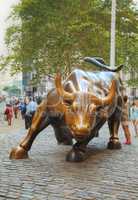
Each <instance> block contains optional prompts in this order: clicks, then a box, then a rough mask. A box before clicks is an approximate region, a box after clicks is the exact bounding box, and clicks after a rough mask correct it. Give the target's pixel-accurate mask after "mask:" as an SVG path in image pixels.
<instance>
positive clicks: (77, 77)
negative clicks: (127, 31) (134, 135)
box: [10, 57, 123, 162]
mask: <svg viewBox="0 0 138 200" xmlns="http://www.w3.org/2000/svg"><path fill="white" fill-rule="evenodd" d="M85 61H87V62H91V63H93V64H95V65H97V66H98V67H100V68H101V69H102V71H101V70H100V71H95V72H86V71H83V70H80V69H76V70H74V71H73V72H72V73H71V74H70V75H69V77H68V78H67V79H66V80H65V81H64V83H62V80H61V75H60V74H59V73H57V75H56V77H55V88H54V89H52V90H51V91H50V92H49V93H48V95H47V97H46V98H45V99H44V100H43V101H42V103H41V104H40V105H39V106H38V108H37V111H36V113H35V115H34V117H33V120H32V125H31V127H30V129H29V130H28V133H27V135H26V137H25V138H24V139H23V140H22V141H21V142H20V144H19V145H18V146H17V147H16V148H13V149H12V150H11V153H10V158H11V159H24V158H27V157H28V151H29V150H30V148H31V146H32V143H33V141H34V139H35V138H36V136H37V135H38V134H39V133H40V132H41V131H42V130H43V129H44V128H46V127H47V126H48V125H52V127H53V128H54V132H55V136H56V139H57V142H58V143H59V144H60V143H62V144H65V145H72V146H73V147H72V149H71V150H70V151H69V153H68V154H67V156H66V160H67V161H72V162H78V161H83V160H84V159H85V158H86V149H87V148H86V146H87V144H88V143H89V141H90V140H91V139H92V138H94V137H95V136H97V134H98V131H99V129H100V128H101V127H102V126H103V124H104V123H105V122H106V121H107V122H108V125H109V131H110V138H109V142H108V145H107V147H108V148H109V149H120V148H121V144H120V142H119V138H118V129H119V124H120V121H121V113H122V107H123V95H122V84H121V80H120V79H119V78H118V77H117V73H116V72H117V71H119V70H120V69H121V68H122V66H120V67H118V68H116V69H109V67H108V66H106V65H105V64H104V63H102V60H100V59H96V58H88V57H87V58H85ZM73 138H74V139H75V140H76V143H75V144H74V145H73V142H72V139H73Z"/></svg>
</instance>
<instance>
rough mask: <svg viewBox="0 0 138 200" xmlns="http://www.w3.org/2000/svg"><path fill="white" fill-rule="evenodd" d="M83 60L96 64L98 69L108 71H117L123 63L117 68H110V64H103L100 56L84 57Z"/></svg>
mask: <svg viewBox="0 0 138 200" xmlns="http://www.w3.org/2000/svg"><path fill="white" fill-rule="evenodd" d="M84 61H85V62H88V63H92V64H94V65H96V66H97V67H98V68H99V69H100V70H105V71H110V72H119V71H120V70H121V69H122V68H123V66H124V65H120V66H119V67H117V68H110V66H108V65H106V64H105V62H104V60H103V59H102V58H98V57H85V58H84Z"/></svg>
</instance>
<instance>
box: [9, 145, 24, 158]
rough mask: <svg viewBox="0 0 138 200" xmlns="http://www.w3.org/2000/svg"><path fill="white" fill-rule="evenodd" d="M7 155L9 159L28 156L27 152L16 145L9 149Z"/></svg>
mask: <svg viewBox="0 0 138 200" xmlns="http://www.w3.org/2000/svg"><path fill="white" fill-rule="evenodd" d="M9 157H10V159H26V158H28V152H27V151H26V150H25V149H23V148H22V147H20V146H18V147H16V148H13V149H12V150H11V152H10V156H9Z"/></svg>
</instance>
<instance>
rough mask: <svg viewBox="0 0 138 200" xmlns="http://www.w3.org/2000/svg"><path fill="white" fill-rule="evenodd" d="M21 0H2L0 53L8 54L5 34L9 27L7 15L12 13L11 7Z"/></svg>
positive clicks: (0, 10) (0, 9)
mask: <svg viewBox="0 0 138 200" xmlns="http://www.w3.org/2000/svg"><path fill="white" fill-rule="evenodd" d="M18 2H19V0H0V55H3V54H6V47H5V45H4V35H5V30H6V27H7V20H6V19H7V17H8V16H9V14H10V11H11V8H12V6H13V5H14V4H16V3H18Z"/></svg>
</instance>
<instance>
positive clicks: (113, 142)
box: [107, 108, 121, 149]
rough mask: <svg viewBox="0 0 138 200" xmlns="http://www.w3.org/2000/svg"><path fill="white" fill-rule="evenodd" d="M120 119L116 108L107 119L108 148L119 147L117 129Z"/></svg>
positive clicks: (119, 113)
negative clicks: (108, 132)
mask: <svg viewBox="0 0 138 200" xmlns="http://www.w3.org/2000/svg"><path fill="white" fill-rule="evenodd" d="M120 121H121V111H120V110H119V109H118V108H117V109H116V111H115V112H114V114H113V115H112V116H111V117H110V118H109V120H108V126H109V131H110V139H109V142H108V145H107V148H108V149H121V143H120V142H119V137H118V130H119V125H120Z"/></svg>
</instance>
